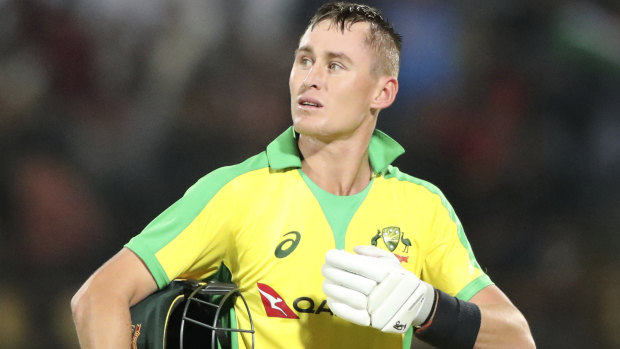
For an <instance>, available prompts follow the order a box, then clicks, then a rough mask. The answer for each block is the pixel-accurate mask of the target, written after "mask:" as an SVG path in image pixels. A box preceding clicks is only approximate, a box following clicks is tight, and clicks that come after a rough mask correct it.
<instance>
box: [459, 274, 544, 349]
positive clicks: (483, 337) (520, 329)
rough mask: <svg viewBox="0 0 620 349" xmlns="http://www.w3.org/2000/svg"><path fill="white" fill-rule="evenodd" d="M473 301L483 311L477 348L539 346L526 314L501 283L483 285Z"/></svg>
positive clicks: (471, 300) (481, 312)
mask: <svg viewBox="0 0 620 349" xmlns="http://www.w3.org/2000/svg"><path fill="white" fill-rule="evenodd" d="M469 301H470V302H472V303H474V304H476V305H478V307H479V308H480V314H481V323H480V330H479V331H478V337H477V339H476V344H475V346H474V348H481V349H482V348H500V347H501V348H504V347H510V348H534V347H535V344H534V339H533V338H532V334H531V333H530V328H529V326H528V324H527V321H526V320H525V317H523V315H522V314H521V312H519V310H518V309H517V308H516V307H515V306H514V305H513V304H512V303H511V302H510V300H509V299H508V297H507V296H506V295H505V294H504V293H503V292H502V291H501V290H500V289H499V288H498V287H497V286H494V285H491V286H487V287H485V288H483V289H482V290H480V292H478V293H477V294H476V295H475V296H473V297H472V298H471V299H470V300H469Z"/></svg>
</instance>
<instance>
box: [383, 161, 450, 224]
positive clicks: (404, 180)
mask: <svg viewBox="0 0 620 349" xmlns="http://www.w3.org/2000/svg"><path fill="white" fill-rule="evenodd" d="M382 177H383V178H384V179H385V180H387V181H396V182H398V183H399V186H400V187H402V188H401V190H404V191H405V192H407V193H409V194H413V195H415V196H416V197H422V198H423V199H424V201H426V202H435V203H437V205H438V206H440V207H443V208H444V209H446V210H447V212H448V213H449V215H450V216H453V215H454V208H453V207H452V205H451V204H450V202H449V201H448V199H447V198H446V196H445V195H444V193H443V192H442V191H441V189H439V187H437V186H436V185H435V184H433V183H431V182H429V181H427V180H424V179H420V178H418V177H414V176H412V175H410V174H408V173H405V172H403V171H401V170H400V169H399V168H398V167H396V166H392V165H390V166H388V167H387V168H386V170H385V171H384V172H383V173H382Z"/></svg>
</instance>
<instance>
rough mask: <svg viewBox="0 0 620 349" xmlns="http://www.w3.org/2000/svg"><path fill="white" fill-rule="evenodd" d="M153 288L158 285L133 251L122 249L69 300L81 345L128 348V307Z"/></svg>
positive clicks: (153, 290)
mask: <svg viewBox="0 0 620 349" xmlns="http://www.w3.org/2000/svg"><path fill="white" fill-rule="evenodd" d="M156 290H157V284H156V283H155V280H154V279H153V278H152V276H151V274H150V272H149V271H148V269H147V268H146V266H144V264H143V263H142V261H141V260H140V259H139V258H138V257H137V256H136V255H135V254H133V252H131V251H129V250H128V249H126V248H123V249H122V250H121V251H120V252H119V253H117V254H116V255H115V256H114V257H112V258H111V259H110V260H109V261H108V262H107V263H105V264H104V265H103V266H102V267H101V268H100V269H99V270H97V271H96V272H95V273H94V274H93V275H92V276H91V277H90V278H89V279H88V280H87V281H86V282H85V283H84V285H83V286H82V287H81V288H80V290H79V291H78V292H77V293H76V294H75V296H73V299H72V300H71V311H72V312H73V321H74V322H75V327H76V330H77V334H78V338H79V341H80V346H81V347H82V348H83V349H84V348H89V349H97V348H119V349H123V348H127V349H129V348H130V346H131V315H130V312H129V309H130V307H131V306H133V305H134V304H136V303H138V302H139V301H141V300H142V299H144V298H145V297H146V296H148V295H149V294H151V293H153V292H155V291H156Z"/></svg>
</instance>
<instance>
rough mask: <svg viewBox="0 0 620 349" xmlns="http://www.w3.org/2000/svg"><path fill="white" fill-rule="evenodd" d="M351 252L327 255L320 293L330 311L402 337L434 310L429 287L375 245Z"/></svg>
mask: <svg viewBox="0 0 620 349" xmlns="http://www.w3.org/2000/svg"><path fill="white" fill-rule="evenodd" d="M354 251H355V252H356V253H357V254H352V253H349V252H345V251H342V250H330V251H328V252H327V254H326V255H325V264H324V265H323V268H322V269H321V273H322V274H323V276H324V277H325V281H324V282H323V292H324V293H325V294H326V295H327V304H328V306H329V308H330V309H331V311H332V312H333V313H334V314H336V315H337V316H339V317H341V318H343V319H346V320H348V321H351V322H353V323H356V324H358V325H362V326H372V327H374V328H377V329H379V330H381V331H383V332H393V333H403V332H406V331H407V330H408V329H409V326H411V325H413V326H418V325H421V324H422V323H423V322H424V321H425V320H426V319H427V318H428V316H429V314H430V313H431V310H432V307H433V301H434V299H435V289H434V288H433V286H431V285H430V284H428V283H426V282H424V281H422V280H420V279H419V278H418V277H417V276H415V275H414V274H413V273H412V272H410V271H407V270H405V269H404V268H403V267H402V266H401V265H400V262H399V261H398V259H397V258H396V256H394V255H393V254H391V253H390V252H387V251H385V250H382V249H380V248H377V247H375V246H357V247H355V248H354Z"/></svg>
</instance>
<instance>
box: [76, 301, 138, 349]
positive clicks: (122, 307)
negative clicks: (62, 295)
mask: <svg viewBox="0 0 620 349" xmlns="http://www.w3.org/2000/svg"><path fill="white" fill-rule="evenodd" d="M72 311H73V320H74V322H75V327H76V330H77V334H78V339H79V342H80V347H81V348H82V349H87V348H88V349H97V348H127V349H129V348H130V347H131V316H130V314H129V306H128V304H127V301H126V300H123V299H122V298H120V297H118V296H114V295H105V296H103V295H92V294H88V293H86V294H82V295H80V296H76V298H74V300H73V301H72Z"/></svg>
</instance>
